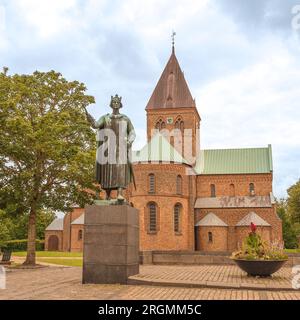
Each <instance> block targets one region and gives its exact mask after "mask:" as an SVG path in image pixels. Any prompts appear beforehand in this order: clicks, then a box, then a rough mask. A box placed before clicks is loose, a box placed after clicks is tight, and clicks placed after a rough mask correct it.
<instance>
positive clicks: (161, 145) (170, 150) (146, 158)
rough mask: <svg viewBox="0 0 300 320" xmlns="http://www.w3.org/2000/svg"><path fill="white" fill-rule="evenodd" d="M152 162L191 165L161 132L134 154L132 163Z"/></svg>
mask: <svg viewBox="0 0 300 320" xmlns="http://www.w3.org/2000/svg"><path fill="white" fill-rule="evenodd" d="M150 161H151V162H175V163H184V164H187V165H188V164H189V163H188V161H187V160H185V159H184V158H183V156H182V155H181V154H180V153H179V152H178V151H177V150H176V149H175V148H174V147H173V146H172V145H171V144H170V143H169V142H168V140H167V139H166V138H165V137H164V136H163V135H162V134H161V133H159V132H158V133H157V134H156V135H155V136H153V137H152V138H151V140H150V141H149V142H148V143H147V144H146V145H145V146H144V147H143V148H142V149H141V150H139V151H133V152H132V162H150Z"/></svg>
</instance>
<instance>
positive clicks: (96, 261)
mask: <svg viewBox="0 0 300 320" xmlns="http://www.w3.org/2000/svg"><path fill="white" fill-rule="evenodd" d="M138 213H139V211H138V210H137V209H135V208H133V207H130V206H128V205H87V206H86V207H85V215H84V247H83V276H82V283H121V284H125V283H127V278H128V277H129V276H131V275H134V274H138V273H139V215H138Z"/></svg>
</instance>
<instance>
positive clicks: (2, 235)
mask: <svg viewBox="0 0 300 320" xmlns="http://www.w3.org/2000/svg"><path fill="white" fill-rule="evenodd" d="M0 221H1V223H0V242H1V241H5V240H10V239H11V229H12V227H13V222H12V221H11V219H9V218H8V217H7V215H6V213H5V211H3V210H0Z"/></svg>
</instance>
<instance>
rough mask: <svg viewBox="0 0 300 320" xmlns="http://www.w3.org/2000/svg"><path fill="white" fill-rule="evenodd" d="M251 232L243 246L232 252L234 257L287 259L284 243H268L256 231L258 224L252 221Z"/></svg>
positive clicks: (245, 258) (243, 258)
mask: <svg viewBox="0 0 300 320" xmlns="http://www.w3.org/2000/svg"><path fill="white" fill-rule="evenodd" d="M250 228H251V232H250V233H249V234H248V236H247V237H246V238H245V239H244V241H243V244H242V248H241V249H240V250H238V251H235V252H233V253H232V256H231V258H232V259H241V260H287V259H288V256H287V255H286V254H285V252H284V248H283V244H282V243H280V242H278V241H277V242H276V241H275V242H273V243H270V244H269V243H267V242H266V241H264V240H263V239H262V238H261V236H260V235H259V234H258V233H256V229H257V227H256V225H255V224H254V223H252V222H251V225H250Z"/></svg>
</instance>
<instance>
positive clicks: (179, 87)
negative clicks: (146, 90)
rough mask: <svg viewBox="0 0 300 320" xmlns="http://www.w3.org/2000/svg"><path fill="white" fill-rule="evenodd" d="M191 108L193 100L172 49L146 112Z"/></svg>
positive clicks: (193, 105) (193, 103)
mask: <svg viewBox="0 0 300 320" xmlns="http://www.w3.org/2000/svg"><path fill="white" fill-rule="evenodd" d="M191 107H195V100H194V99H193V97H192V95H191V92H190V90H189V87H188V85H187V82H186V80H185V78H184V74H183V72H182V71H181V68H180V65H179V63H178V60H177V58H176V55H175V51H174V48H173V50H172V54H171V56H170V58H169V61H168V63H167V65H166V66H165V69H164V71H163V73H162V74H161V76H160V79H159V80H158V83H157V85H156V87H155V89H154V91H153V93H152V95H151V97H150V100H149V102H148V104H147V106H146V110H148V109H161V108H191Z"/></svg>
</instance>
